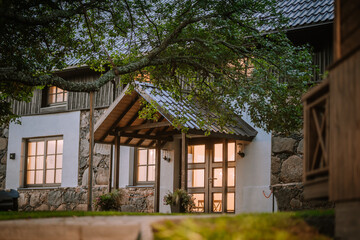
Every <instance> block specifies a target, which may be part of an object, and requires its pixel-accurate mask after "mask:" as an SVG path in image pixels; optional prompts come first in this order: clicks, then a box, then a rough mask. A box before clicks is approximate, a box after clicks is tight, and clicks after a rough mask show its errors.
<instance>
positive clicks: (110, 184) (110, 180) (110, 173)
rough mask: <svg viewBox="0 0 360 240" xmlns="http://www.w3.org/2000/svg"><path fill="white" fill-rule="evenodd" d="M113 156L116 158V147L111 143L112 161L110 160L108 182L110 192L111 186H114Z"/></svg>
mask: <svg viewBox="0 0 360 240" xmlns="http://www.w3.org/2000/svg"><path fill="white" fill-rule="evenodd" d="M113 158H114V148H113V144H111V149H110V161H109V183H108V188H109V189H108V191H109V193H110V192H111V188H112V169H113Z"/></svg>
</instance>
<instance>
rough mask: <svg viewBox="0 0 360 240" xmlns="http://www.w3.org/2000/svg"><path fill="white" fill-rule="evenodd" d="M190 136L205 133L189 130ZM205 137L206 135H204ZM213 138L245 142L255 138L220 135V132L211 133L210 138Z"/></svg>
mask: <svg viewBox="0 0 360 240" xmlns="http://www.w3.org/2000/svg"><path fill="white" fill-rule="evenodd" d="M187 133H188V134H196V135H204V133H205V132H204V131H202V130H197V129H189V130H188V131H187ZM204 136H205V135H204ZM207 137H210V138H211V137H213V138H226V139H232V140H244V141H250V142H251V141H252V140H253V139H254V137H255V136H242V135H235V134H227V133H219V132H211V133H210V135H209V136H207Z"/></svg>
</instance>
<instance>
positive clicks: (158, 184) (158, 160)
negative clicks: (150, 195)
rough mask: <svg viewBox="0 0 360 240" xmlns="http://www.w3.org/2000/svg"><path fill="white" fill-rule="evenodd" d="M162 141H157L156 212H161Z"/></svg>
mask: <svg viewBox="0 0 360 240" xmlns="http://www.w3.org/2000/svg"><path fill="white" fill-rule="evenodd" d="M160 151H161V149H160V140H157V141H156V154H155V161H156V162H155V199H154V201H155V202H154V212H159V210H160V207H159V205H160V158H161V152H160Z"/></svg>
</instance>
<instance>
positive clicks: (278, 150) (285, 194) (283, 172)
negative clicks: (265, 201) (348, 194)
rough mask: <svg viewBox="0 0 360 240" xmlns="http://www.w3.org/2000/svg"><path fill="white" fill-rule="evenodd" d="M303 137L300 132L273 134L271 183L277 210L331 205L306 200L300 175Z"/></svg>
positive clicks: (301, 172)
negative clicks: (284, 134) (285, 134)
mask: <svg viewBox="0 0 360 240" xmlns="http://www.w3.org/2000/svg"><path fill="white" fill-rule="evenodd" d="M303 154H304V139H303V136H302V134H300V133H296V134H292V135H290V136H287V137H285V136H282V135H280V134H273V136H272V156H271V185H272V186H273V192H274V194H275V198H276V200H277V204H278V209H279V210H280V211H294V210H303V209H314V208H332V207H334V205H333V203H330V202H327V201H314V200H312V201H305V200H304V195H303V191H304V186H303V183H302V175H303Z"/></svg>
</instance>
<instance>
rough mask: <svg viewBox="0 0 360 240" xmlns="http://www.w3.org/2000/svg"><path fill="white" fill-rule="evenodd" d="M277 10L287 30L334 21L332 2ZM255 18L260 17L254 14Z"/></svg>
mask: <svg viewBox="0 0 360 240" xmlns="http://www.w3.org/2000/svg"><path fill="white" fill-rule="evenodd" d="M277 5H278V6H277V9H278V11H279V12H281V13H282V14H283V15H284V16H285V17H286V18H288V19H289V22H288V26H287V28H289V29H292V28H298V27H306V26H311V25H316V24H321V23H327V22H332V21H333V20H334V0H281V1H278V2H277ZM254 16H255V17H261V15H260V14H255V15H254ZM261 30H262V31H272V30H275V29H274V28H273V27H270V26H264V27H262V29H261ZM122 45H123V44H116V46H117V48H116V50H117V51H120V52H124V51H125V50H124V48H123V47H119V46H122ZM87 60H89V57H87V58H85V59H75V58H69V59H67V61H66V64H67V65H68V66H76V65H79V64H84V63H85V62H86V61H87Z"/></svg>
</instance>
